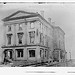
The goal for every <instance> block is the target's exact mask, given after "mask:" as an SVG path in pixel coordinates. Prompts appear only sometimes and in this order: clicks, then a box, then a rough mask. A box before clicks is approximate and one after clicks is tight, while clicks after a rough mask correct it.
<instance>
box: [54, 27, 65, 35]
mask: <svg viewBox="0 0 75 75" xmlns="http://www.w3.org/2000/svg"><path fill="white" fill-rule="evenodd" d="M55 28H59V29H60V30H61V31H62V32H63V33H64V34H65V32H64V31H63V30H62V29H61V28H60V27H59V26H56V27H55Z"/></svg>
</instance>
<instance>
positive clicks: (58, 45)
mask: <svg viewBox="0 0 75 75" xmlns="http://www.w3.org/2000/svg"><path fill="white" fill-rule="evenodd" d="M53 34H54V42H53V43H54V44H53V48H54V53H56V54H55V59H56V60H58V61H59V62H61V61H65V57H66V56H65V54H66V51H65V33H64V31H63V30H62V29H61V28H60V27H59V26H54V33H53Z"/></svg>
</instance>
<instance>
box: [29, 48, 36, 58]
mask: <svg viewBox="0 0 75 75" xmlns="http://www.w3.org/2000/svg"><path fill="white" fill-rule="evenodd" d="M30 51H34V53H33V54H34V55H33V54H30ZM28 53H29V55H28V56H29V58H35V57H36V51H35V49H30V50H29V51H28Z"/></svg>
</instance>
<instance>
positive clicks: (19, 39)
mask: <svg viewBox="0 0 75 75" xmlns="http://www.w3.org/2000/svg"><path fill="white" fill-rule="evenodd" d="M22 37H23V33H18V43H19V44H22Z"/></svg>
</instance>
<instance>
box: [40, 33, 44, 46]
mask: <svg viewBox="0 0 75 75" xmlns="http://www.w3.org/2000/svg"><path fill="white" fill-rule="evenodd" d="M40 43H42V44H43V45H44V36H43V33H40Z"/></svg>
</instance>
